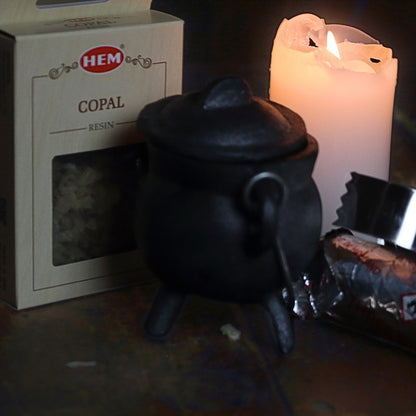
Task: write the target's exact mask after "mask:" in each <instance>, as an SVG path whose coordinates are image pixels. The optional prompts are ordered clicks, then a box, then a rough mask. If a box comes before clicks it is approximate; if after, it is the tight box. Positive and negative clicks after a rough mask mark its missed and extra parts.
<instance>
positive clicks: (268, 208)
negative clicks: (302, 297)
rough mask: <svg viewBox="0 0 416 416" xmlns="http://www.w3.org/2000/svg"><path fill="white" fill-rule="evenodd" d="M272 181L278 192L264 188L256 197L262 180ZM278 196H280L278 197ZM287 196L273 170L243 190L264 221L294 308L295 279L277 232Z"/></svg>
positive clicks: (250, 207)
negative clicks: (256, 189) (256, 188)
mask: <svg viewBox="0 0 416 416" xmlns="http://www.w3.org/2000/svg"><path fill="white" fill-rule="evenodd" d="M266 180H269V181H272V182H273V183H274V184H275V185H277V189H278V192H277V193H274V192H273V194H271V191H270V188H267V189H266V188H265V189H262V194H261V198H258V201H256V199H255V198H254V195H253V193H254V188H255V187H256V186H259V184H260V182H261V181H266ZM276 196H277V197H278V198H277V199H276ZM285 197H286V192H285V184H284V182H283V179H282V178H281V177H280V176H279V175H277V174H276V173H273V172H261V173H258V174H257V175H254V176H253V177H252V178H251V179H250V180H249V181H248V183H247V185H246V186H245V188H244V191H243V201H244V204H245V206H246V208H247V209H248V210H249V211H250V212H254V213H258V215H259V216H260V217H261V221H262V224H261V225H262V233H263V234H264V235H266V236H267V239H268V240H269V243H270V244H271V245H272V248H273V253H274V256H275V258H276V262H277V264H278V265H279V267H280V270H281V272H282V275H283V279H284V282H285V286H286V290H287V301H288V302H287V303H288V307H290V308H291V309H293V305H294V303H295V293H294V289H293V284H294V282H293V279H292V276H291V272H290V266H289V263H288V261H287V257H286V253H285V251H284V249H283V246H282V244H281V242H280V238H279V235H278V232H277V227H278V211H279V208H280V206H281V205H282V203H283V202H284V199H285Z"/></svg>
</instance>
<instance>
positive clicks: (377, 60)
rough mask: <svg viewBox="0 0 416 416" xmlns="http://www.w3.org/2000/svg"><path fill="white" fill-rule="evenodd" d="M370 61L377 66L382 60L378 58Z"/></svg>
mask: <svg viewBox="0 0 416 416" xmlns="http://www.w3.org/2000/svg"><path fill="white" fill-rule="evenodd" d="M370 61H371V62H374V63H375V64H378V63H379V62H381V61H380V59H377V58H370Z"/></svg>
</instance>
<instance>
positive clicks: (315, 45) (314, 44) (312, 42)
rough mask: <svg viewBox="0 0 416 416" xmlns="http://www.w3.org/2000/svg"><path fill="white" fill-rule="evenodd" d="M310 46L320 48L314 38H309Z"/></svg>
mask: <svg viewBox="0 0 416 416" xmlns="http://www.w3.org/2000/svg"><path fill="white" fill-rule="evenodd" d="M309 46H313V47H314V48H317V47H318V45H317V44H316V43H315V42H314V41H313V39H312V38H309Z"/></svg>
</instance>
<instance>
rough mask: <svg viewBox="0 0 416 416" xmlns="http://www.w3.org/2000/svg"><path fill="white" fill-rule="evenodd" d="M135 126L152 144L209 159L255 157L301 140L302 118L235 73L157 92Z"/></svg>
mask: <svg viewBox="0 0 416 416" xmlns="http://www.w3.org/2000/svg"><path fill="white" fill-rule="evenodd" d="M138 128H139V131H140V132H141V133H142V134H143V135H144V136H145V137H146V138H147V139H148V141H149V142H150V143H151V144H153V145H154V146H156V147H159V148H163V149H164V150H167V151H169V152H172V153H178V154H181V155H184V156H188V157H193V158H198V159H205V160H212V161H260V160H266V159H271V158H275V157H283V156H287V155H289V154H292V153H294V152H297V151H300V150H301V149H303V148H304V147H306V145H307V133H306V128H305V124H304V122H303V120H302V118H301V117H300V116H299V115H298V114H296V113H295V112H293V111H291V110H290V109H288V108H287V107H284V106H282V105H280V104H277V103H273V102H271V101H268V100H264V99H261V98H259V97H255V96H253V94H252V92H251V89H250V87H249V85H248V84H247V83H246V82H245V81H244V80H243V79H241V78H239V77H227V78H220V79H217V80H215V81H214V82H212V83H211V84H209V85H208V86H206V87H205V88H204V89H202V90H201V91H197V92H192V93H187V94H183V95H174V96H171V97H167V98H163V99H161V100H158V101H156V102H154V103H151V104H148V105H147V106H145V107H144V108H143V110H142V111H141V112H140V114H139V118H138Z"/></svg>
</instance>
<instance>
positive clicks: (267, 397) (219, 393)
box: [0, 282, 416, 416]
mask: <svg viewBox="0 0 416 416" xmlns="http://www.w3.org/2000/svg"><path fill="white" fill-rule="evenodd" d="M156 287H157V282H150V283H147V284H144V285H141V286H137V287H131V288H126V289H122V290H118V291H113V292H108V293H104V294H99V295H93V296H88V297H84V298H80V299H75V300H71V301H67V302H61V303H56V304H53V305H48V306H43V307H38V308H34V309H30V310H23V311H19V312H16V311H13V310H11V309H10V308H9V307H8V306H6V305H5V304H0V369H1V373H0V414H1V415H7V416H13V415H30V416H33V415H42V416H49V415H50V416H58V415H74V416H75V415H76V416H81V415H82V416H87V415H100V416H104V415H111V416H114V415H117V416H118V415H143V416H152V415H161V416H165V415H166V416H169V415H178V416H179V415H192V416H198V415H201V416H202V415H215V416H220V415H224V416H225V415H227V416H230V415H239V416H243V415H244V416H245V415H250V416H251V415H256V416H257V415H270V416H274V415H299V416H308V415H345V416H347V415H354V416H372V415H377V416H384V415H385V416H393V415H394V416H400V415H407V416H410V415H416V355H412V354H409V353H407V352H404V351H401V350H400V349H398V348H395V347H390V346H387V345H385V344H381V343H379V342H377V341H374V340H372V339H370V338H367V337H363V336H361V335H358V334H355V333H353V332H349V331H345V330H343V329H340V328H338V327H335V326H331V325H330V324H328V323H326V322H324V321H320V320H317V321H296V322H295V332H296V348H295V351H294V352H293V353H292V354H291V355H290V356H288V357H279V356H278V355H277V354H276V351H275V349H274V345H273V342H272V340H271V336H270V333H269V330H268V327H267V324H266V322H265V320H264V319H263V312H262V310H261V309H260V307H258V306H256V305H245V306H241V305H234V304H228V303H220V302H215V301H212V300H208V299H203V298H199V297H191V299H190V301H189V304H188V306H187V307H186V309H185V310H184V312H183V315H182V317H181V319H180V320H179V322H178V323H177V325H176V326H175V328H174V331H173V333H172V335H171V337H170V339H169V340H167V341H166V342H164V343H155V342H151V341H149V340H147V339H146V338H145V336H144V334H143V331H142V328H141V323H142V321H143V318H144V316H145V313H146V310H147V308H148V306H149V305H150V302H151V300H152V296H153V294H154V292H155V289H156ZM225 323H231V324H232V325H234V326H235V327H236V328H238V329H239V330H240V331H241V338H240V339H239V340H238V341H232V340H230V339H229V338H228V337H226V336H224V335H222V333H221V331H220V327H221V326H222V325H223V324H225Z"/></svg>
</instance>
